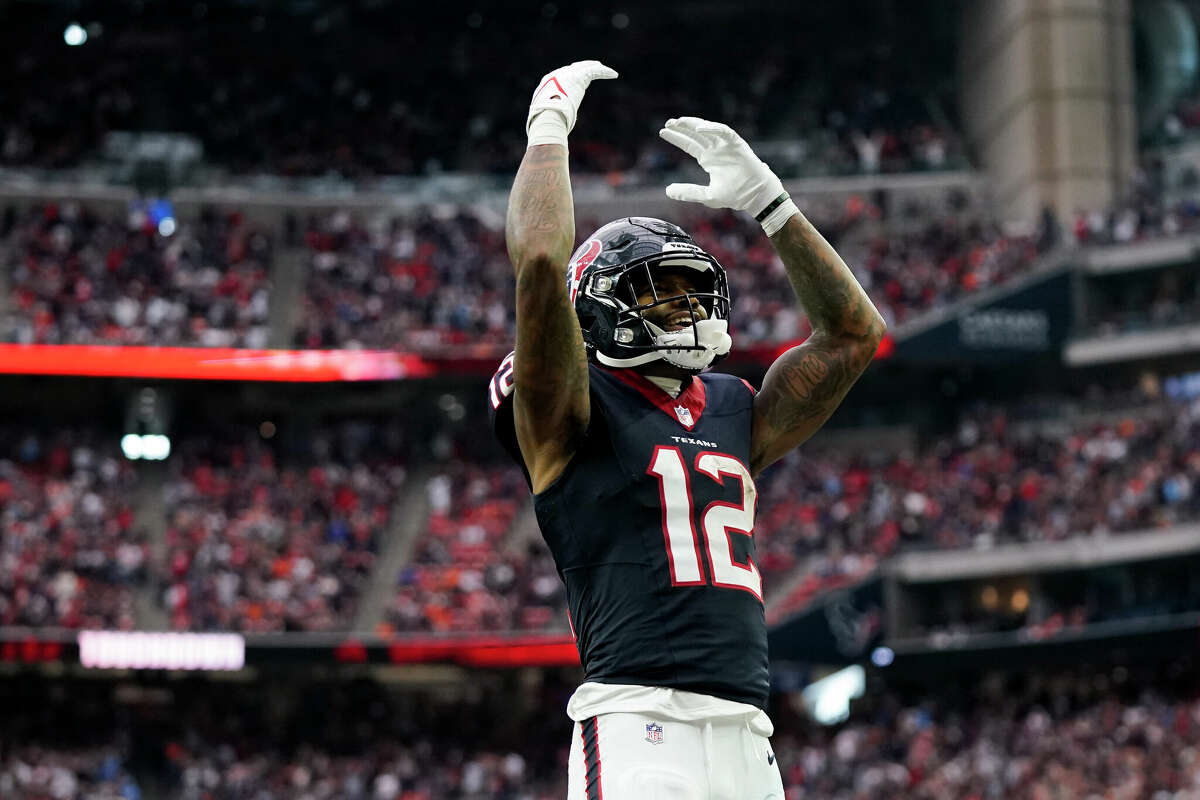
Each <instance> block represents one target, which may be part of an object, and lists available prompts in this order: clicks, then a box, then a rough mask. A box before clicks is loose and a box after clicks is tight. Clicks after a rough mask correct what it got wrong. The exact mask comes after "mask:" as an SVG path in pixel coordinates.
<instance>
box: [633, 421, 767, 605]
mask: <svg viewBox="0 0 1200 800" xmlns="http://www.w3.org/2000/svg"><path fill="white" fill-rule="evenodd" d="M696 471H697V472H700V473H703V474H704V475H707V476H708V477H709V478H712V479H713V480H714V481H716V482H717V483H718V484H721V485H724V484H725V476H726V475H729V476H731V477H734V478H737V480H738V483H739V484H740V485H741V488H742V502H741V503H740V504H738V503H726V502H712V503H709V504H708V507H707V508H705V509H704V513H703V514H702V515H701V516H700V527H701V529H702V530H703V532H704V541H705V543H706V544H707V549H708V564H709V568H710V571H711V574H712V585H713V586H721V587H724V588H729V589H741V590H743V591H746V592H750V593H751V594H753V595H754V596H755V597H757V598H758V599H759V600H760V601H761V600H762V576H761V575H759V573H758V567H757V566H756V565H755V564H754V560H753V559H751V558H747V559H746V563H745V564H740V563H738V562H737V561H734V559H733V542H732V541H731V540H730V538H729V537H730V534H738V535H741V536H752V535H753V534H754V507H755V504H756V501H757V497H758V490H757V489H756V488H755V486H754V479H753V478H752V477H750V470H748V469H746V465H745V464H743V463H742V462H741V461H738V460H737V459H736V458H734V457H733V456H727V455H725V454H724V453H713V452H708V451H706V452H702V453H699V454H697V455H696ZM646 473H647V474H648V475H653V476H654V477H656V478H658V494H659V500H660V501H661V503H662V526H663V538H664V539H665V540H666V544H667V561H668V563H669V564H670V565H671V585H672V586H699V585H703V584H705V583H706V582H707V581H705V579H704V568H703V567H702V566H701V565H700V562H701V555H700V541H699V537H697V535H696V526H695V525H694V524H693V522H692V514H693V510H694V509H693V502H692V486H691V478H690V476H689V475H688V470H687V466H686V465H685V464H684V461H683V453H682V452H680V450H679V448H678V447H666V446H664V445H659V446H658V447H656V448H655V449H654V455H653V456H651V457H650V466H649V467H648V468H647V469H646Z"/></svg>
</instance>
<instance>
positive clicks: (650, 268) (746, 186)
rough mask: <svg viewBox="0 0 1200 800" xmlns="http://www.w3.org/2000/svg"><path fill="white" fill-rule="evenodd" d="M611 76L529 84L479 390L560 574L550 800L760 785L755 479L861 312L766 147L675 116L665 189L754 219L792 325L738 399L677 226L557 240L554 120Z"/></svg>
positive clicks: (706, 279) (835, 385) (868, 329)
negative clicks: (758, 379) (561, 765)
mask: <svg viewBox="0 0 1200 800" xmlns="http://www.w3.org/2000/svg"><path fill="white" fill-rule="evenodd" d="M615 77H616V72H614V71H613V70H611V69H609V68H608V67H605V66H604V65H602V64H600V63H599V62H596V61H581V62H576V63H574V64H571V65H569V66H566V67H562V68H560V69H557V70H555V71H554V72H551V73H549V74H548V75H546V76H545V77H544V78H543V79H542V81H541V83H539V85H538V88H537V90H536V91H535V93H534V95H533V101H532V103H531V105H530V109H529V116H528V118H527V124H526V129H527V132H528V135H529V148H528V150H527V151H526V153H525V157H524V159H523V160H522V162H521V167H520V170H519V171H518V173H517V177H516V182H515V183H514V186H513V190H512V195H511V197H510V200H509V207H508V223H507V241H508V251H509V256H510V258H511V259H512V263H513V267H514V268H515V270H516V283H517V285H516V302H517V343H516V350H515V351H514V353H513V355H511V356H510V357H509V358H507V359H505V362H504V363H503V364H502V365H501V369H500V371H499V372H497V374H496V376H495V378H493V381H492V384H491V387H490V393H491V399H492V408H493V412H494V417H493V418H494V424H495V427H496V431H497V435H498V436H499V437H500V439H501V441H502V442H503V443H504V444H505V446H506V447H507V448H508V450H509V452H510V453H512V454H513V456H514V458H515V459H516V460H517V461H518V463H520V464H521V465H522V467H523V468H524V469H525V471H526V474H527V477H528V479H529V482H530V487H531V488H532V490H533V492H534V509H535V511H536V514H537V519H538V524H539V526H540V527H541V530H542V534H543V536H544V537H545V539H546V542H547V544H548V546H549V547H550V550H551V552H552V553H553V555H554V559H555V563H556V564H557V567H558V570H559V574H560V576H561V577H562V579H563V582H564V584H565V585H566V589H567V601H568V606H569V612H570V616H571V620H572V622H573V629H574V631H575V634H576V640H577V645H578V648H579V654H580V658H581V661H582V663H583V667H584V672H585V676H586V678H585V682H584V683H583V684H582V685H581V686H580V687H579V689H578V690H577V691H576V692H575V694H574V695H573V697H572V698H571V701H570V703H569V704H568V708H567V713H568V715H569V716H570V717H571V718H572V719H573V720H575V722H576V725H575V737H574V741H573V745H572V750H571V758H570V766H569V788H568V796H569V798H570V800H585V798H586V800H598V799H599V798H601V797H603V798H607V800H633V799H634V798H636V799H637V800H645V798H683V799H687V800H690V799H691V798H696V799H697V800H699V798H753V800H763V799H765V798H782V797H783V787H782V782H781V780H780V777H779V771H778V767H777V766H776V765H775V758H774V754H773V753H772V752H771V750H770V746H769V743H768V739H767V737H769V736H770V735H771V732H772V728H771V722H770V720H769V719H768V717H767V715H766V713H765V712H764V710H763V709H765V707H766V703H767V690H768V676H767V635H766V623H765V621H764V617H763V605H762V583H761V579H760V577H759V573H758V568H757V567H756V566H755V563H754V542H753V538H752V534H753V529H754V514H755V509H756V503H757V494H756V490H755V487H754V477H755V476H757V475H758V474H759V473H760V472H762V470H763V469H764V468H765V467H767V466H768V465H769V464H771V463H772V462H774V461H776V460H777V459H778V458H780V457H781V456H782V455H783V454H784V453H786V452H787V451H788V450H790V449H791V448H793V447H795V446H796V445H798V444H800V443H801V442H803V441H804V440H805V439H807V438H808V437H809V436H811V435H812V434H813V433H814V432H815V431H816V430H817V429H818V428H819V427H820V426H821V425H822V424H823V423H824V422H825V420H826V419H828V417H829V415H830V414H832V413H833V410H834V409H835V408H836V407H837V405H838V403H840V402H841V399H842V397H844V396H845V394H846V392H847V391H848V390H849V389H850V386H851V385H852V384H853V383H854V381H855V380H856V379H857V378H858V376H859V374H861V372H862V371H863V369H865V368H866V366H867V364H868V363H870V361H871V358H872V357H873V355H874V353H875V350H876V348H877V346H878V344H879V341H880V339H881V337H882V336H883V332H884V324H883V320H882V319H881V318H880V316H879V314H878V312H876V310H875V308H874V306H873V305H872V304H871V301H870V300H869V299H868V298H867V295H866V293H865V292H864V291H863V290H862V287H860V286H859V285H858V282H857V281H856V280H855V279H854V276H853V275H852V274H851V272H850V270H849V269H848V268H847V267H846V265H845V264H844V263H843V262H842V260H841V258H840V257H839V256H838V255H837V253H836V252H835V251H834V250H833V248H832V247H831V246H830V245H829V244H828V243H827V242H826V241H825V239H824V238H822V236H821V235H820V234H819V233H818V232H817V231H816V230H815V229H814V228H813V226H812V225H810V224H809V222H808V221H807V220H806V219H805V218H804V216H803V215H802V214H801V213H800V212H799V210H798V209H797V208H796V206H795V204H794V203H793V202H792V201H791V199H790V198H789V197H788V195H787V194H786V193H785V192H784V191H783V185H782V183H781V182H780V181H779V179H778V178H777V177H776V176H775V175H774V174H773V173H772V172H771V170H770V169H769V168H768V167H767V165H766V164H764V163H763V162H762V161H760V160H759V159H758V158H757V157H756V156H755V155H754V153H753V152H752V151H751V149H750V147H749V146H748V145H747V144H746V143H745V142H744V141H743V140H742V139H741V137H739V136H738V135H737V134H736V133H735V132H734V131H733V130H731V129H730V128H728V127H727V126H725V125H721V124H719V123H715V122H708V121H706V120H702V119H697V118H693V117H683V118H680V119H672V120H669V121H668V122H667V123H666V126H665V127H664V128H663V130H662V131H661V132H660V135H661V136H662V137H663V138H664V139H666V140H667V141H668V142H670V143H672V144H674V145H677V146H678V147H680V148H682V149H683V150H684V151H686V152H687V153H688V154H689V155H691V156H692V157H694V158H695V159H696V160H697V161H698V162H699V164H700V166H701V167H703V168H704V169H705V170H706V171H707V172H708V174H709V176H710V183H709V185H708V186H696V185H686V184H685V185H681V184H672V185H671V186H668V187H667V194H668V195H669V196H670V197H672V198H674V199H676V200H687V201H695V202H701V203H704V204H705V205H707V206H710V207H712V208H732V209H736V210H740V211H746V212H748V213H750V214H751V215H753V216H754V217H755V219H757V220H758V221H759V222H760V223H761V224H762V226H763V230H764V231H765V233H766V234H767V235H768V236H769V237H770V239H771V242H772V244H773V245H774V247H775V249H776V251H777V252H778V253H779V256H780V258H781V259H782V261H783V264H784V266H785V267H786V269H787V273H788V277H789V279H790V281H791V284H792V287H793V288H794V289H795V291H796V294H797V297H798V298H799V301H800V306H801V307H802V309H803V311H804V312H805V313H806V314H807V315H808V318H809V320H810V322H811V324H812V328H813V333H812V335H811V336H810V337H809V338H808V339H807V340H806V341H805V342H804V343H803V344H801V345H799V346H798V347H794V348H792V349H790V350H788V351H787V352H786V353H784V354H783V355H781V356H780V357H779V359H778V360H777V361H776V362H775V363H774V364H772V365H771V368H770V369H769V370H768V372H767V374H766V377H765V378H764V379H763V385H762V389H761V391H759V392H758V393H757V394H756V393H755V392H754V390H753V389H751V388H750V386H749V384H746V383H745V382H743V381H742V380H740V379H738V378H735V377H732V376H729V375H721V374H717V373H711V372H710V373H705V374H700V373H701V372H702V371H703V370H705V369H706V368H708V367H709V366H711V365H712V363H713V362H715V361H716V360H718V359H719V358H721V357H723V356H724V355H726V354H727V353H728V352H729V348H730V346H731V344H732V342H731V339H730V336H729V331H728V319H729V291H728V284H727V281H726V277H725V270H724V268H723V267H722V266H721V265H720V264H719V263H717V261H716V259H714V258H713V257H712V256H711V255H709V254H708V253H706V252H704V250H703V249H701V248H700V247H699V246H698V245H697V244H696V243H695V242H694V241H693V240H692V239H691V237H690V236H688V235H687V233H685V232H684V231H683V230H682V229H681V228H679V227H677V226H675V225H672V224H670V223H668V222H663V221H662V220H656V219H649V218H644V217H630V218H626V219H621V220H617V221H615V222H611V223H609V224H608V225H605V226H604V227H602V228H600V230H598V231H596V233H594V234H593V235H592V236H591V237H589V238H588V239H587V240H585V241H584V243H583V244H582V245H580V247H579V248H578V249H577V250H576V251H575V253H574V255H573V256H570V257H568V255H569V254H570V252H571V245H572V243H573V241H574V238H575V224H574V212H573V208H572V201H571V187H570V179H569V176H568V172H567V146H566V145H567V134H568V133H569V132H570V130H571V129H572V128H573V127H574V124H575V116H576V113H577V111H578V109H579V103H580V100H581V99H582V98H583V95H584V92H585V91H586V90H587V88H588V85H589V84H590V83H591V82H592V81H593V80H596V79H599V78H615ZM564 270H565V272H566V280H564V279H563V275H564Z"/></svg>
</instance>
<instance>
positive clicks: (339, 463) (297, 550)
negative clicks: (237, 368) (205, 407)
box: [156, 424, 406, 632]
mask: <svg viewBox="0 0 1200 800" xmlns="http://www.w3.org/2000/svg"><path fill="white" fill-rule="evenodd" d="M343 434H344V435H335V434H334V432H333V431H332V430H327V431H324V432H319V433H318V434H317V435H316V436H315V437H314V440H313V442H312V443H311V452H310V453H309V454H307V455H306V457H300V458H295V459H290V458H287V457H285V456H281V455H280V454H279V453H277V452H276V450H275V449H273V448H270V447H268V446H266V445H265V444H264V443H262V442H261V441H258V440H256V438H248V439H243V440H238V439H229V440H226V441H220V440H215V441H214V440H213V438H211V437H209V438H201V437H197V438H194V439H188V440H184V441H183V442H182V443H181V444H180V445H179V456H178V457H177V458H176V459H175V467H174V474H173V476H172V478H171V480H170V481H169V482H168V484H167V485H166V487H165V489H164V503H165V505H166V509H167V529H166V557H165V561H164V563H163V564H162V565H161V566H160V569H159V570H158V574H157V576H156V577H157V578H158V580H159V581H160V583H161V585H162V586H163V587H164V589H163V592H162V602H163V606H164V607H165V609H166V611H167V613H168V615H169V617H170V624H171V627H172V628H174V629H176V630H237V631H243V632H273V631H285V630H286V631H297V630H299V631H321V630H346V629H347V628H349V627H350V625H351V623H352V622H353V618H354V612H355V611H356V610H357V607H358V599H359V594H360V592H361V590H362V587H363V585H364V584H365V582H366V580H367V577H368V576H369V575H370V573H371V570H372V568H373V566H374V563H375V555H376V553H377V552H378V549H379V544H380V540H381V538H382V537H384V536H386V535H387V534H388V532H389V530H390V525H391V519H392V505H393V503H394V502H395V500H396V494H397V492H398V490H399V489H400V488H401V487H402V486H403V484H404V481H405V476H406V472H405V468H404V466H403V463H404V458H403V456H402V453H403V450H402V441H403V437H402V435H401V434H400V433H399V431H398V430H397V429H394V428H384V429H382V430H380V429H378V428H376V427H374V426H371V425H367V424H352V425H350V426H347V427H346V428H344V429H343Z"/></svg>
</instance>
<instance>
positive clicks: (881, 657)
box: [871, 647, 896, 667]
mask: <svg viewBox="0 0 1200 800" xmlns="http://www.w3.org/2000/svg"><path fill="white" fill-rule="evenodd" d="M895 660H896V654H895V652H893V651H892V648H890V647H876V648H875V649H874V650H873V651H871V663H872V664H874V665H875V666H877V667H890V666H891V665H892V662H893V661H895Z"/></svg>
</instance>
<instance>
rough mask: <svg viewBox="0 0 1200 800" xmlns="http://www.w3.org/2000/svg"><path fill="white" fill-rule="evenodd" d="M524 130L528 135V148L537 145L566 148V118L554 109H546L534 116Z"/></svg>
mask: <svg viewBox="0 0 1200 800" xmlns="http://www.w3.org/2000/svg"><path fill="white" fill-rule="evenodd" d="M525 130H526V132H527V133H528V134H529V144H528V145H527V146H528V147H533V146H535V145H539V144H561V145H562V146H563V147H566V146H567V134H568V133H569V131H568V130H567V118H566V117H565V116H563V113H562V112H561V111H558V110H556V109H553V108H547V109H545V110H542V111H539V112H537V113H536V114H534V115H533V119H531V120H529V124H528V125H526V126H525Z"/></svg>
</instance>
